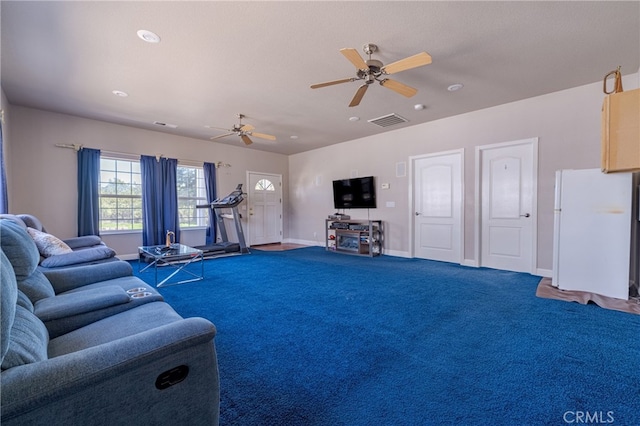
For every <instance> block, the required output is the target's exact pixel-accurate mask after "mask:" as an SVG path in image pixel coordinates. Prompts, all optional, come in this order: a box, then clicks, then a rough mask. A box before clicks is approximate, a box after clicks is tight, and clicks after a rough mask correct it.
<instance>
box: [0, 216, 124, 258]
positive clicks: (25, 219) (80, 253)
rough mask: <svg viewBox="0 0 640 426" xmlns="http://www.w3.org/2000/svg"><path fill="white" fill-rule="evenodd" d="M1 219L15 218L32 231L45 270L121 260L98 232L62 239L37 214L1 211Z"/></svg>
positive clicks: (13, 219)
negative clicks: (47, 228) (2, 212)
mask: <svg viewBox="0 0 640 426" xmlns="http://www.w3.org/2000/svg"><path fill="white" fill-rule="evenodd" d="M0 219H5V220H11V221H13V222H15V223H16V224H18V225H20V226H21V227H22V228H23V229H24V230H25V231H28V234H29V235H30V236H31V238H32V239H33V240H34V241H35V242H36V244H37V247H38V251H39V253H40V262H39V265H40V269H42V270H48V269H54V268H64V267H70V266H78V265H92V264H96V263H105V262H111V261H115V260H119V259H118V258H117V257H116V252H115V251H114V250H113V249H112V248H111V247H108V246H107V245H106V244H105V243H104V241H102V239H101V238H100V237H99V236H97V235H86V236H82V237H73V238H68V239H64V240H61V239H59V238H57V237H55V236H54V235H51V234H49V233H47V230H46V229H45V227H44V226H43V225H42V222H40V220H39V219H38V218H37V217H35V216H33V215H30V214H1V215H0Z"/></svg>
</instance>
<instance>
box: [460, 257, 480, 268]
mask: <svg viewBox="0 0 640 426" xmlns="http://www.w3.org/2000/svg"><path fill="white" fill-rule="evenodd" d="M460 265H462V266H471V267H473V268H478V267H479V265H478V261H477V260H474V259H464V260H463V261H462V262H460Z"/></svg>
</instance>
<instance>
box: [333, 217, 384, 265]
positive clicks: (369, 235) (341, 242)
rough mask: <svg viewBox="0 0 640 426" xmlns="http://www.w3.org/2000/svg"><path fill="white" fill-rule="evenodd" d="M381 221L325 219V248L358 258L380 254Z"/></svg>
mask: <svg viewBox="0 0 640 426" xmlns="http://www.w3.org/2000/svg"><path fill="white" fill-rule="evenodd" d="M382 239H383V232H382V221H381V220H358V219H325V248H326V250H327V251H333V252H336V253H345V254H354V255H359V256H369V257H374V256H379V255H381V254H382Z"/></svg>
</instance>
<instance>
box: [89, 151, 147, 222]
mask: <svg viewBox="0 0 640 426" xmlns="http://www.w3.org/2000/svg"><path fill="white" fill-rule="evenodd" d="M99 220H100V230H101V231H130V230H136V229H140V230H141V229H142V181H141V177H140V162H138V161H130V160H121V159H116V158H104V157H101V158H100V219H99Z"/></svg>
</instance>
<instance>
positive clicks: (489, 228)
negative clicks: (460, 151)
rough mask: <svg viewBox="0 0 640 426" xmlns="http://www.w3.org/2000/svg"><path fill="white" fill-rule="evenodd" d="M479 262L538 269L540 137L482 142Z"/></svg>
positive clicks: (526, 270)
mask: <svg viewBox="0 0 640 426" xmlns="http://www.w3.org/2000/svg"><path fill="white" fill-rule="evenodd" d="M478 151H479V152H478V157H479V171H480V198H481V202H480V204H481V206H482V210H481V213H480V217H481V227H480V236H479V240H480V244H481V252H480V266H486V267H489V268H495V269H505V270H509V271H517V272H530V273H532V272H534V265H535V254H536V253H535V223H536V207H535V200H536V187H537V184H536V179H537V175H536V173H537V161H536V158H537V139H529V140H526V141H518V142H513V143H507V144H499V145H493V146H488V147H478Z"/></svg>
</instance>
